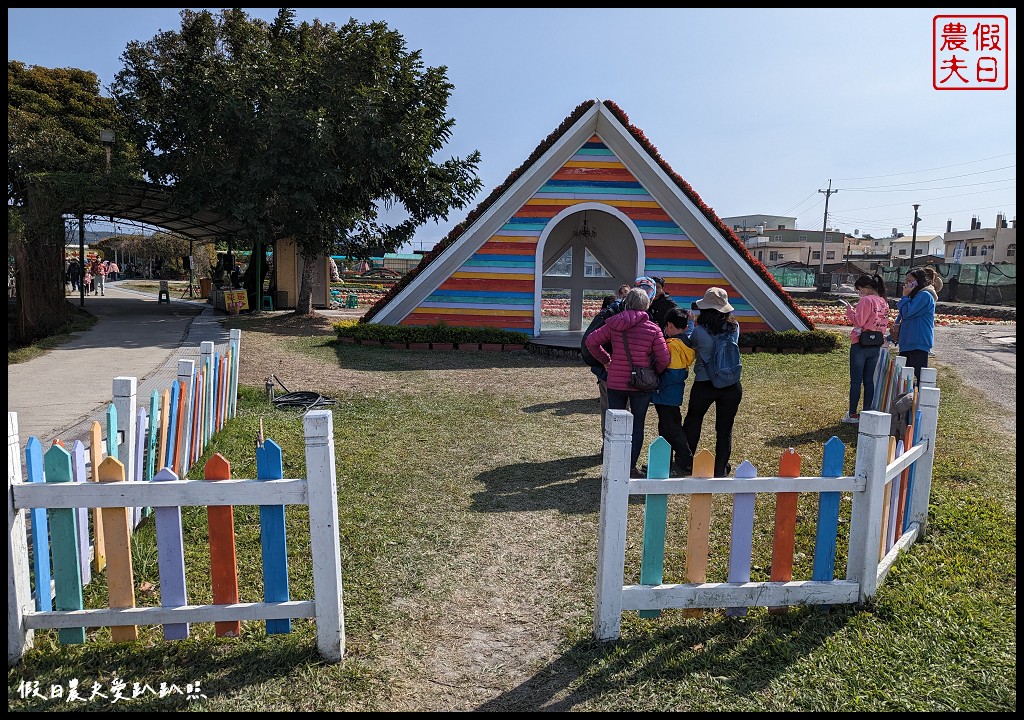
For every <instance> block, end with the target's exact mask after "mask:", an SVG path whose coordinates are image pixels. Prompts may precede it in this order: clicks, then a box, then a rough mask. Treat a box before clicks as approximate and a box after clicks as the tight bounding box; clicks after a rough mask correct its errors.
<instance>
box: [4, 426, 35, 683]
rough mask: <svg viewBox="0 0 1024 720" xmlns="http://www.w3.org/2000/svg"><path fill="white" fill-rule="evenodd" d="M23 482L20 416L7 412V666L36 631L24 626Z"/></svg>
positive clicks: (28, 594) (28, 595)
mask: <svg viewBox="0 0 1024 720" xmlns="http://www.w3.org/2000/svg"><path fill="white" fill-rule="evenodd" d="M21 482H22V474H21V443H20V442H19V440H18V413H14V412H9V413H7V663H8V664H9V665H10V664H14V663H17V662H18V661H19V660H21V656H22V655H24V654H25V651H26V650H28V649H29V648H30V647H32V636H33V634H34V633H33V631H32V630H29V629H27V628H26V627H25V611H26V610H27V609H31V608H32V607H33V606H32V588H31V583H30V581H29V569H28V535H27V534H26V531H25V513H23V512H22V511H20V510H15V509H14V486H15V485H18V484H20V483H21Z"/></svg>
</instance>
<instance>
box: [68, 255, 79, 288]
mask: <svg viewBox="0 0 1024 720" xmlns="http://www.w3.org/2000/svg"><path fill="white" fill-rule="evenodd" d="M81 281H82V266H81V264H79V262H78V258H71V262H70V263H68V282H70V283H71V292H75V291H76V290H78V284H79V283H80V282H81Z"/></svg>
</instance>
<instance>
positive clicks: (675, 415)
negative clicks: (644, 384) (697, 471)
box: [654, 405, 693, 471]
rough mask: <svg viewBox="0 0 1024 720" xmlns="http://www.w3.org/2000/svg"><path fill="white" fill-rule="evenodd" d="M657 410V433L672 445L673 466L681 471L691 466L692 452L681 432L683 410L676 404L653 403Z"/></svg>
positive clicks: (684, 434) (684, 435)
mask: <svg viewBox="0 0 1024 720" xmlns="http://www.w3.org/2000/svg"><path fill="white" fill-rule="evenodd" d="M654 409H655V410H656V411H657V412H658V434H659V435H661V436H662V437H663V438H665V439H666V440H667V441H668V444H669V445H671V446H672V454H673V456H674V459H673V460H672V463H673V465H672V466H673V467H675V468H676V469H677V470H679V471H682V470H686V469H688V468H692V467H693V453H692V452H690V443H689V442H688V441H687V440H686V433H684V432H683V412H682V409H681V408H680V407H679V406H678V405H655V406H654Z"/></svg>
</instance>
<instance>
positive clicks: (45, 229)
mask: <svg viewBox="0 0 1024 720" xmlns="http://www.w3.org/2000/svg"><path fill="white" fill-rule="evenodd" d="M40 194H41V193H37V194H36V195H35V197H33V198H32V203H33V206H34V208H35V209H34V210H29V209H26V210H27V211H26V213H25V237H24V238H19V239H17V240H12V241H11V247H10V249H11V252H12V254H13V256H14V263H15V273H16V274H15V279H16V280H15V282H16V287H17V300H16V305H17V312H16V316H17V324H16V327H15V340H16V341H17V342H18V343H19V344H28V343H31V342H32V341H34V340H38V339H39V338H43V337H46V336H47V335H52V334H53V333H54V332H55V331H56V330H57V329H58V328H60V326H61V325H63V324H64V323H66V322H67V321H68V319H69V318H70V315H71V306H70V305H68V301H67V299H66V298H65V292H64V245H65V236H64V219H63V217H62V215H61V214H60V213H59V212H55V211H53V210H50V209H48V208H52V207H55V204H52V203H48V202H46V200H47V198H46V197H40ZM33 206H30V207H33Z"/></svg>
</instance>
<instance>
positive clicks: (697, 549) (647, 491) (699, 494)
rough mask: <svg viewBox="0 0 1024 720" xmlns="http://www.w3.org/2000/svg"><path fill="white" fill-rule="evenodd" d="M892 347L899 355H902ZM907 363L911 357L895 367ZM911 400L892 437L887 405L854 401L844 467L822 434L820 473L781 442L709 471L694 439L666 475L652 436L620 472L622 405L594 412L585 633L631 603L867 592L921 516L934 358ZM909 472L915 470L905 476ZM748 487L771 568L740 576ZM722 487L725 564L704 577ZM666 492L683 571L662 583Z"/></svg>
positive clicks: (740, 605) (648, 607) (710, 460)
mask: <svg viewBox="0 0 1024 720" xmlns="http://www.w3.org/2000/svg"><path fill="white" fill-rule="evenodd" d="M901 359H902V358H901ZM906 370H907V371H909V372H910V373H911V374H913V369H911V368H906ZM915 397H916V399H917V405H916V407H915V408H914V409H913V412H912V417H913V418H914V422H913V423H912V424H911V425H910V426H909V427H908V430H907V433H906V435H905V436H904V437H903V438H899V439H897V438H893V437H892V436H891V435H890V426H891V422H890V419H891V418H890V416H889V414H887V413H881V412H876V411H865V412H862V413H861V416H860V424H859V432H858V438H857V448H856V463H855V471H854V475H853V476H843V475H842V470H843V465H844V460H845V452H846V448H845V446H844V444H843V443H842V442H841V441H840V440H839V438H837V437H832V438H831V439H830V440H829V441H828V442H827V443H826V444H825V448H824V457H823V463H822V472H821V475H820V476H816V477H804V476H801V475H800V462H801V459H800V456H799V455H797V454H796V453H795V452H793V450H792V449H790V450H789V451H787V452H784V453H783V454H782V457H781V458H780V462H779V468H778V474H777V475H774V476H759V475H758V470H757V468H755V467H754V466H753V465H752V464H751V463H749V462H747V461H744V462H743V463H741V464H740V465H739V466H738V467H737V468H736V472H735V476H734V477H732V478H714V477H711V476H712V474H713V472H714V470H713V468H714V457H713V456H712V455H711V453H709V452H708V451H707V450H701V451H700V452H699V453H697V454H696V456H695V457H694V464H693V475H692V477H688V478H669V472H668V470H669V457H670V455H671V448H670V446H669V444H668V442H667V441H666V440H665V439H664V438H660V437H659V438H658V439H657V440H655V441H654V442H653V443H652V444H651V448H650V452H649V458H648V468H649V470H648V476H647V478H646V479H630V477H629V467H630V452H629V449H630V442H631V436H632V426H633V416H632V415H631V414H630V413H629V412H627V411H625V410H609V411H608V414H607V415H606V419H605V439H604V447H605V455H604V467H603V474H602V485H601V510H600V517H599V527H598V533H599V534H598V545H597V580H596V589H595V603H594V605H595V608H594V635H595V637H596V638H597V639H599V640H610V639H615V638H617V637H619V634H620V627H621V620H622V613H623V611H626V610H635V611H638V612H639V614H640V616H641V617H657V616H658V614H659V612H660V611H661V610H665V609H669V608H682V609H684V610H685V613H684V614H686V615H687V616H693V615H699V614H700V613H701V612H702V610H703V609H707V608H725V609H726V613H727V614H729V615H742V614H744V613H745V612H746V609H747V608H750V607H768V608H769V612H773V613H777V612H785V611H786V609H787V608H788V607H791V606H795V605H825V606H827V605H838V604H843V603H847V604H850V603H858V602H863V601H865V600H867V599H869V598H871V597H873V596H874V595H875V593H876V592H877V589H878V586H879V585H880V584H881V583H882V582H883V581H884V579H885V577H886V575H887V574H888V572H889V569H890V568H891V567H892V564H893V563H894V562H895V561H896V559H897V557H898V556H899V554H900V553H901V552H904V551H906V550H907V549H908V548H909V547H910V546H911V545H912V544H913V543H914V541H915V540H916V539H917V538H918V537H919V536H920V535H921V533H923V531H924V528H925V523H926V521H927V518H928V500H929V495H930V493H931V475H932V465H933V462H934V454H935V432H936V425H937V421H938V410H939V389H938V388H937V387H935V370H934V369H930V368H925V369H924V370H923V371H922V373H921V386H920V387H919V388H918V390H917V392H916V395H915ZM915 475H916V478H915ZM757 493H773V494H774V495H775V497H776V506H775V516H774V528H773V531H774V532H773V544H772V557H771V577H770V580H766V581H753V582H752V581H751V580H750V571H751V557H752V551H753V537H754V522H755V514H754V506H755V499H756V495H757ZM800 493H815V494H817V496H818V514H817V517H816V518H814V521H815V522H816V528H815V543H814V555H813V566H812V569H811V577H810V578H808V579H802V580H794V579H793V567H794V538H795V534H796V532H795V531H796V523H797V500H798V495H799V494H800ZM843 493H849V494H850V496H851V500H852V509H851V516H850V520H849V523H848V524H845V523H844V524H840V522H839V511H840V500H841V496H842V494H843ZM713 494H725V495H731V496H732V517H731V535H730V546H729V551H728V553H729V554H728V576H727V578H725V581H724V582H711V581H708V578H707V567H708V558H709V552H710V550H709V529H710V526H711V520H712V502H711V500H712V495H713ZM630 495H644V496H646V497H645V505H644V515H643V548H642V556H641V561H640V563H641V564H640V584H637V585H623V579H624V577H625V561H626V555H625V553H626V538H627V517H628V507H629V496H630ZM669 495H688V496H689V498H690V501H689V518H688V522H687V537H686V547H685V557H686V565H685V578H684V579H685V582H682V583H665V582H664V578H663V577H662V575H663V566H664V556H665V543H666V529H667V528H666V514H667V513H666V507H667V498H668V496H669ZM842 528H848V532H849V537H848V543H847V546H848V551H847V558H846V577H845V578H842V579H837V578H836V577H835V564H836V548H837V544H838V539H839V532H840V531H841V529H842Z"/></svg>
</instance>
